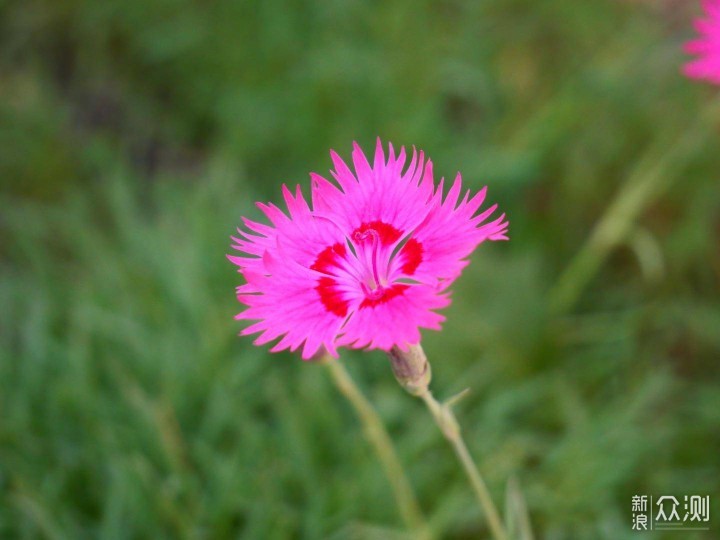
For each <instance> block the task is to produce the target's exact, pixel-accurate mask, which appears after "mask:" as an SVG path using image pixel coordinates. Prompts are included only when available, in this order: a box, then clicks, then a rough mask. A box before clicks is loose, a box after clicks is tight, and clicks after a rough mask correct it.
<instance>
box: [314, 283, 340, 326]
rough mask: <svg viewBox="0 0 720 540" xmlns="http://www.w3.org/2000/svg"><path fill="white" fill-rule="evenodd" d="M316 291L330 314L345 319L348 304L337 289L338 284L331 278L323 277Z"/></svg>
mask: <svg viewBox="0 0 720 540" xmlns="http://www.w3.org/2000/svg"><path fill="white" fill-rule="evenodd" d="M315 290H316V291H317V292H318V294H319V295H320V301H321V302H322V303H323V306H325V309H327V310H328V311H329V312H330V313H334V314H335V315H337V316H338V317H345V315H347V310H348V302H347V301H346V300H345V299H343V297H342V293H341V292H340V291H339V290H338V289H337V282H336V281H335V280H334V279H333V278H331V277H321V278H320V279H319V280H318V284H317V287H315Z"/></svg>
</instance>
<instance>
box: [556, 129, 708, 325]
mask: <svg viewBox="0 0 720 540" xmlns="http://www.w3.org/2000/svg"><path fill="white" fill-rule="evenodd" d="M705 121H706V119H704V118H703V119H702V121H701V122H699V123H698V124H695V125H693V126H692V127H691V128H690V129H689V130H688V131H687V132H686V133H685V134H683V135H682V136H680V137H678V138H676V139H674V140H672V141H666V140H662V141H659V142H658V144H657V145H655V146H654V147H652V148H650V150H649V151H648V153H647V154H646V155H645V157H644V158H643V159H641V160H640V161H639V162H638V164H637V166H636V168H635V170H634V171H633V172H632V173H631V174H630V177H629V178H628V180H627V182H625V184H624V185H623V186H622V188H621V189H620V191H619V192H618V194H617V196H616V197H615V199H614V200H613V202H612V203H611V204H610V206H609V207H608V209H607V210H606V211H605V214H604V215H603V216H602V218H601V219H600V221H598V223H597V225H596V226H595V228H594V229H593V231H592V233H591V235H590V237H589V238H588V240H587V241H586V242H585V244H584V245H583V246H582V248H581V249H580V251H579V252H578V253H577V255H576V256H575V257H574V258H573V259H572V261H571V262H570V264H569V265H568V267H567V269H566V270H565V271H564V272H563V273H562V275H561V276H560V278H559V279H558V281H557V283H556V285H555V287H554V288H553V289H552V291H551V292H550V298H549V305H550V311H551V312H552V313H555V314H561V313H565V312H567V311H569V310H570V309H572V307H573V305H574V304H575V302H576V301H577V299H578V298H579V297H580V294H581V293H582V291H583V289H584V288H585V286H586V285H587V284H588V283H589V282H590V280H591V279H592V278H593V276H594V275H595V273H596V272H597V271H598V269H599V268H600V266H601V265H602V263H603V262H604V261H605V259H606V258H607V256H608V255H609V254H610V253H611V252H612V250H613V249H615V248H616V247H617V246H618V245H620V244H621V243H622V242H623V241H624V240H625V239H626V238H627V236H628V235H629V234H630V233H631V232H632V229H633V227H634V225H635V221H636V220H637V218H638V216H639V215H640V214H641V213H642V211H643V210H644V209H645V208H647V207H648V206H649V205H650V204H651V203H652V202H653V201H654V200H655V198H656V197H657V196H658V195H659V194H660V193H662V191H663V190H664V189H665V188H667V187H668V185H669V184H670V183H671V181H672V180H673V179H674V178H676V177H677V174H678V172H679V171H680V170H681V169H682V167H684V166H685V165H686V164H687V162H688V161H689V159H690V158H691V156H692V155H693V154H694V152H696V151H697V148H698V146H700V145H701V144H702V143H703V141H704V139H706V138H707V137H706V133H707V132H708V128H707V127H706V124H705Z"/></svg>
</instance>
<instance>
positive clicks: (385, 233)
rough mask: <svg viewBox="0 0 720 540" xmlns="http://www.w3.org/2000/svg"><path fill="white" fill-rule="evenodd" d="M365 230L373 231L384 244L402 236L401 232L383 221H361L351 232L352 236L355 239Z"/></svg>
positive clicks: (392, 242) (388, 243)
mask: <svg viewBox="0 0 720 540" xmlns="http://www.w3.org/2000/svg"><path fill="white" fill-rule="evenodd" d="M367 231H375V232H376V233H377V235H378V237H379V239H380V243H381V244H383V245H386V246H387V245H390V244H394V243H395V242H397V241H398V240H399V239H400V237H401V236H402V232H400V231H399V230H397V229H396V228H395V227H393V226H392V225H390V224H388V223H385V222H383V221H370V222H368V223H363V224H362V225H360V226H359V227H358V228H357V229H355V230H354V231H353V232H352V238H353V239H356V238H358V237H359V236H361V235H362V234H363V233H365V232H367Z"/></svg>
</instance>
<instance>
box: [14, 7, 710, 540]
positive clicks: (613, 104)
mask: <svg viewBox="0 0 720 540" xmlns="http://www.w3.org/2000/svg"><path fill="white" fill-rule="evenodd" d="M692 12H693V7H692V6H690V5H683V4H681V3H673V2H665V3H654V4H652V3H639V2H621V1H591V2H583V3H578V2H573V1H571V0H551V1H549V2H542V3H537V2H530V1H528V0H512V1H502V2H501V1H500V0H486V1H483V2H470V1H465V2H463V1H444V2H415V3H405V2H399V1H388V2H361V1H358V0H353V1H347V2H339V1H331V0H327V1H324V2H315V3H310V2H301V3H294V2H287V1H268V2H262V3H260V2H257V3H255V2H235V1H231V0H217V1H215V2H212V3H207V4H201V3H197V2H191V1H190V0H177V1H173V2H171V1H168V0H155V1H153V2H139V1H136V0H132V1H125V2H119V1H117V0H111V1H106V2H87V1H85V2H83V1H81V0H67V1H63V2H50V1H44V0H29V1H25V2H12V1H6V2H0V186H1V187H2V195H1V200H0V271H1V275H2V279H1V280H0V305H2V309H1V310H0V537H2V538H53V539H66V538H67V539H76V538H107V539H124V538H278V539H281V538H392V534H393V532H395V533H398V532H401V529H402V528H401V524H400V522H399V519H398V516H397V512H396V510H395V507H394V504H393V501H392V497H391V495H390V490H389V486H388V484H387V481H386V479H385V478H384V476H383V475H382V474H381V472H380V468H379V466H378V464H377V461H376V459H375V457H374V455H373V454H372V452H371V451H370V448H369V446H368V444H367V443H366V441H365V440H364V439H363V438H362V434H361V430H360V428H359V426H358V424H357V421H356V419H355V417H354V415H353V413H352V411H351V410H350V409H349V407H348V405H347V404H346V403H345V402H344V401H342V399H341V397H340V396H339V394H338V392H337V391H336V389H335V388H334V387H333V386H332V384H331V383H330V381H328V380H327V374H326V373H325V372H324V370H322V369H321V368H319V367H318V366H313V365H308V364H304V363H301V362H300V361H298V360H297V359H295V358H292V357H291V356H290V355H269V354H267V352H266V350H265V349H258V348H254V347H253V346H252V345H251V340H250V339H247V338H238V337H236V333H237V331H238V330H239V325H238V324H237V323H236V322H235V321H234V320H233V318H232V317H233V315H234V314H235V312H236V311H237V310H238V305H237V304H236V301H235V298H234V295H233V287H234V286H235V285H236V284H237V283H238V280H239V276H237V275H236V274H235V273H234V271H233V268H232V267H231V265H230V264H229V263H227V262H226V261H225V259H224V253H226V252H227V250H228V246H229V241H228V236H229V235H230V234H231V233H232V232H233V230H234V227H235V226H236V225H237V224H238V222H239V216H240V215H248V216H251V217H255V218H258V217H259V211H257V210H256V209H254V207H253V201H255V200H268V199H277V198H278V195H279V192H280V184H281V182H289V183H301V184H303V185H304V186H306V187H307V186H308V182H307V173H308V171H309V170H315V171H318V172H320V173H322V172H323V171H326V170H327V169H328V168H329V167H330V160H329V157H328V154H327V151H328V149H329V148H335V149H336V150H338V151H339V152H340V154H341V155H343V154H345V155H347V153H348V151H349V148H350V143H351V141H352V140H358V141H359V142H360V143H361V144H363V145H364V146H365V147H371V146H372V144H373V142H374V139H375V137H376V136H378V135H380V136H381V137H383V139H386V140H392V141H393V142H394V144H396V145H400V144H404V145H413V144H415V145H417V146H419V147H421V148H423V149H424V150H425V151H426V152H427V153H428V154H429V155H430V156H431V157H432V158H433V160H434V163H435V171H436V174H438V175H445V176H453V175H454V173H455V172H456V170H458V169H459V170H461V171H462V173H463V177H464V180H465V182H466V183H467V185H468V186H469V187H471V188H473V189H477V188H479V187H481V186H483V185H485V184H488V185H489V187H490V198H491V199H493V200H496V201H498V202H499V203H500V204H501V207H502V208H503V209H505V210H506V211H507V213H508V215H509V218H510V223H511V229H510V235H511V239H512V240H511V242H510V243H503V244H501V245H487V246H482V248H481V249H480V250H479V251H478V253H476V254H475V255H474V256H473V263H472V264H471V265H470V266H469V267H468V269H467V271H466V273H465V275H464V276H463V278H462V279H461V280H460V281H459V282H458V283H457V287H456V289H455V293H454V303H453V305H452V306H451V308H449V309H448V310H447V313H446V314H447V317H448V320H447V323H446V325H445V328H444V330H443V331H442V332H441V333H432V334H431V333H428V334H427V335H426V337H425V340H424V344H425V347H426V350H427V352H428V355H429V357H430V358H431V361H432V362H433V366H434V369H433V371H434V376H435V379H434V383H433V384H434V389H435V392H436V394H438V395H439V397H447V396H450V395H452V394H454V393H456V392H457V391H460V390H462V389H463V388H466V387H470V388H472V393H471V394H470V396H469V397H468V398H466V399H465V400H464V401H463V402H462V404H461V406H460V410H459V415H460V419H461V422H462V423H463V425H464V426H465V432H466V435H467V439H468V441H469V445H470V447H471V451H472V452H473V454H474V455H475V456H476V457H477V458H478V460H479V462H480V464H481V469H482V471H483V473H484V475H485V476H486V477H487V479H488V481H489V484H490V487H491V489H492V491H493V493H494V494H495V498H496V500H497V501H502V500H503V493H504V489H505V483H506V482H507V480H508V478H510V477H511V476H514V477H517V478H519V479H520V485H521V488H522V491H523V493H524V495H525V497H526V499H527V504H528V506H529V509H530V513H531V518H532V521H533V524H534V527H535V529H536V533H537V536H538V538H544V539H553V540H555V539H557V540H560V539H585V538H587V539H594V538H609V539H622V538H633V537H634V536H633V535H632V534H631V531H630V497H631V496H632V495H635V494H655V495H661V494H672V495H676V496H679V495H685V494H696V493H697V494H710V495H711V496H712V497H714V499H713V510H712V514H711V515H717V514H718V512H717V508H718V507H717V498H718V496H720V493H718V490H717V479H718V478H719V477H720V460H719V459H718V455H720V454H719V451H720V432H719V431H718V429H717V428H718V425H720V409H719V408H718V406H717V404H718V403H720V369H719V368H718V359H719V358H720V332H719V331H718V329H720V302H719V299H720V298H719V297H720V293H719V291H720V287H718V285H719V282H720V249H718V248H719V247H720V245H719V244H718V236H719V235H718V233H720V183H718V173H717V171H718V170H720V154H719V153H718V152H717V150H716V149H717V145H718V140H719V139H718V135H720V133H718V116H717V112H716V107H715V109H714V108H713V106H712V104H713V101H717V94H716V93H713V92H712V91H710V90H708V89H707V88H705V87H703V86H699V85H696V84H693V83H691V82H689V81H687V80H685V79H683V78H682V77H681V76H680V75H679V72H678V69H679V65H680V64H681V62H682V60H683V58H682V56H681V53H680V44H681V43H682V41H683V40H684V39H686V38H687V37H688V36H689V34H690V30H689V28H690V26H689V21H690V17H691V14H692ZM688 140H689V141H690V142H689V143H686V144H684V146H681V147H680V149H679V150H678V148H679V146H678V144H679V141H686V142H687V141H688ZM658 163H661V164H662V167H659V170H658V171H654V170H653V166H654V165H657V164H658ZM648 171H650V172H648ZM648 175H649V176H648ZM652 175H655V176H652ZM638 177H639V178H641V179H643V178H644V179H646V180H647V179H648V178H649V179H650V180H648V186H649V187H648V188H647V189H643V190H640V191H639V192H636V193H639V194H638V195H637V196H635V199H637V200H635V202H634V207H633V208H634V210H633V212H630V214H631V215H629V218H631V219H628V220H627V224H626V225H627V227H625V228H621V229H622V230H620V233H619V234H618V235H617V237H616V238H615V240H614V241H613V243H612V245H609V246H607V245H603V244H602V242H601V243H599V244H593V243H590V244H587V243H586V242H587V241H588V238H590V237H591V234H592V231H593V229H594V227H595V226H596V224H597V223H598V222H599V221H600V220H602V219H603V216H607V215H608V214H607V211H608V208H610V207H611V204H612V202H613V200H615V198H616V197H618V196H620V198H621V199H622V200H626V199H623V195H622V194H624V193H627V192H628V190H630V191H631V192H632V188H633V186H634V185H635V184H633V182H634V181H635V180H636V179H637V178H638ZM619 194H620V195H619ZM621 206H622V205H621ZM619 216H620V217H619V218H617V217H613V219H612V220H611V221H612V223H611V225H613V226H617V223H618V219H619V220H620V221H622V220H623V219H625V217H627V216H628V214H627V212H625V213H623V212H621V213H620V214H619ZM588 245H589V247H587V246H588ZM583 246H585V247H583ZM583 250H589V252H590V257H591V258H593V257H595V262H596V264H591V265H590V266H589V270H587V268H588V266H587V265H584V266H583V268H584V270H582V271H581V272H575V273H571V274H569V277H568V278H561V276H562V275H567V274H563V273H564V272H565V271H566V270H567V269H568V268H570V267H572V264H573V263H572V261H574V260H575V261H577V260H578V259H576V257H577V256H578V253H582V252H583ZM583 264H584V263H583ZM560 279H569V280H570V282H571V286H570V289H571V291H572V294H570V297H569V299H566V300H565V301H564V302H563V303H562V306H561V307H562V309H559V308H558V309H552V308H551V306H550V301H551V300H552V298H553V294H557V293H556V291H557V290H558V289H557V287H558V281H559V280H560ZM345 356H346V358H347V364H348V367H349V369H350V370H351V371H352V372H353V374H354V375H355V376H356V378H357V379H358V380H359V381H360V384H361V385H362V386H363V387H364V389H365V390H366V392H367V394H368V395H369V396H370V397H371V399H372V400H373V401H374V402H375V403H376V404H377V406H378V408H379V411H380V413H381V415H382V416H383V418H384V419H385V420H386V422H387V424H388V426H389V429H390V431H391V433H392V435H393V438H394V440H395V441H396V442H397V445H398V448H399V451H400V454H401V457H402V459H403V461H404V463H406V464H407V467H408V471H409V474H410V477H411V479H412V481H413V483H414V485H415V488H416V489H417V492H418V495H419V498H420V501H421V504H422V506H423V508H424V510H425V511H426V513H427V514H428V516H429V517H430V520H431V524H432V526H433V528H434V529H435V530H436V531H438V533H439V536H440V537H442V538H451V539H465V538H478V537H482V536H483V535H486V530H485V525H484V518H483V517H482V516H481V515H479V512H478V510H477V508H476V506H475V504H474V501H473V499H472V496H471V493H470V490H469V488H468V486H467V484H466V482H465V480H464V478H463V477H462V476H461V475H460V473H459V470H458V467H457V465H456V463H455V462H454V460H453V456H452V454H451V452H450V450H449V449H448V448H447V447H446V446H445V444H444V443H443V441H442V440H441V437H440V436H439V435H438V433H437V432H436V430H435V429H434V428H433V426H432V425H431V424H430V422H429V421H428V417H427V415H426V413H425V411H424V410H422V407H421V405H420V404H419V403H417V402H415V401H413V400H412V399H411V398H410V397H408V396H406V395H404V394H403V393H402V391H400V389H399V388H398V387H397V385H396V384H395V382H394V380H393V379H392V377H391V375H390V370H389V369H388V365H387V362H386V360H385V359H384V357H383V355H382V354H380V353H377V352H375V353H360V352H352V353H346V354H345ZM713 519H714V518H713ZM711 526H712V524H711ZM673 534H677V533H668V535H667V537H668V538H676V537H677V536H673ZM712 534H713V532H712V531H710V533H707V535H705V536H702V535H701V534H697V536H695V538H711V537H712ZM662 537H663V536H662V535H661V534H659V533H654V534H653V538H662ZM683 538H693V536H691V535H687V536H684V537H683Z"/></svg>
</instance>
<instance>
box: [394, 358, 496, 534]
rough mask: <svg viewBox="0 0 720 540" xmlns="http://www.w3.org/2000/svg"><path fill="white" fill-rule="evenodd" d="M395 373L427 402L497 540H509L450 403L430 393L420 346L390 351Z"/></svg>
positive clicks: (407, 389)
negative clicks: (439, 400) (442, 401)
mask: <svg viewBox="0 0 720 540" xmlns="http://www.w3.org/2000/svg"><path fill="white" fill-rule="evenodd" d="M388 357H389V358H390V363H391V365H392V370H393V373H394V374H395V378H396V379H397V381H398V383H400V386H402V387H403V388H404V389H405V390H406V391H407V392H409V393H410V394H412V395H413V396H416V397H419V398H420V399H422V400H423V402H424V403H425V405H426V406H427V408H428V410H429V411H430V413H431V414H432V417H433V419H434V420H435V423H436V424H437V426H438V428H439V429H440V431H441V432H442V434H443V435H444V436H445V438H446V439H447V440H448V441H449V442H450V445H451V446H452V447H453V450H454V451H455V454H456V455H457V457H458V459H459V460H460V463H461V464H462V466H463V470H464V471H465V474H466V475H467V477H468V480H469V481H470V485H471V486H472V488H473V491H474V492H475V496H476V497H477V499H478V502H479V503H480V506H481V508H482V509H483V511H484V512H485V515H486V517H487V520H488V525H489V527H490V530H491V532H492V534H493V537H494V538H495V540H508V536H507V533H506V532H505V528H504V527H503V525H502V520H501V519H500V513H499V512H498V510H497V508H496V507H495V504H494V503H493V501H492V497H491V496H490V492H489V491H488V488H487V485H486V484H485V481H484V480H483V478H482V476H481V475H480V471H479V470H478V468H477V466H476V465H475V462H474V461H473V459H472V456H471V455H470V452H469V450H468V448H467V445H466V444H465V440H464V439H463V437H462V432H461V429H460V424H459V423H458V421H457V418H456V417H455V413H453V410H452V408H451V407H450V405H449V404H448V403H440V402H438V401H437V400H436V399H435V397H434V396H433V395H432V392H430V380H431V370H430V363H429V362H428V361H427V357H426V356H425V352H424V351H423V349H422V347H421V346H420V345H412V346H410V347H409V349H408V350H407V351H402V350H401V349H399V348H398V347H393V348H392V349H391V350H390V351H388Z"/></svg>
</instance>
